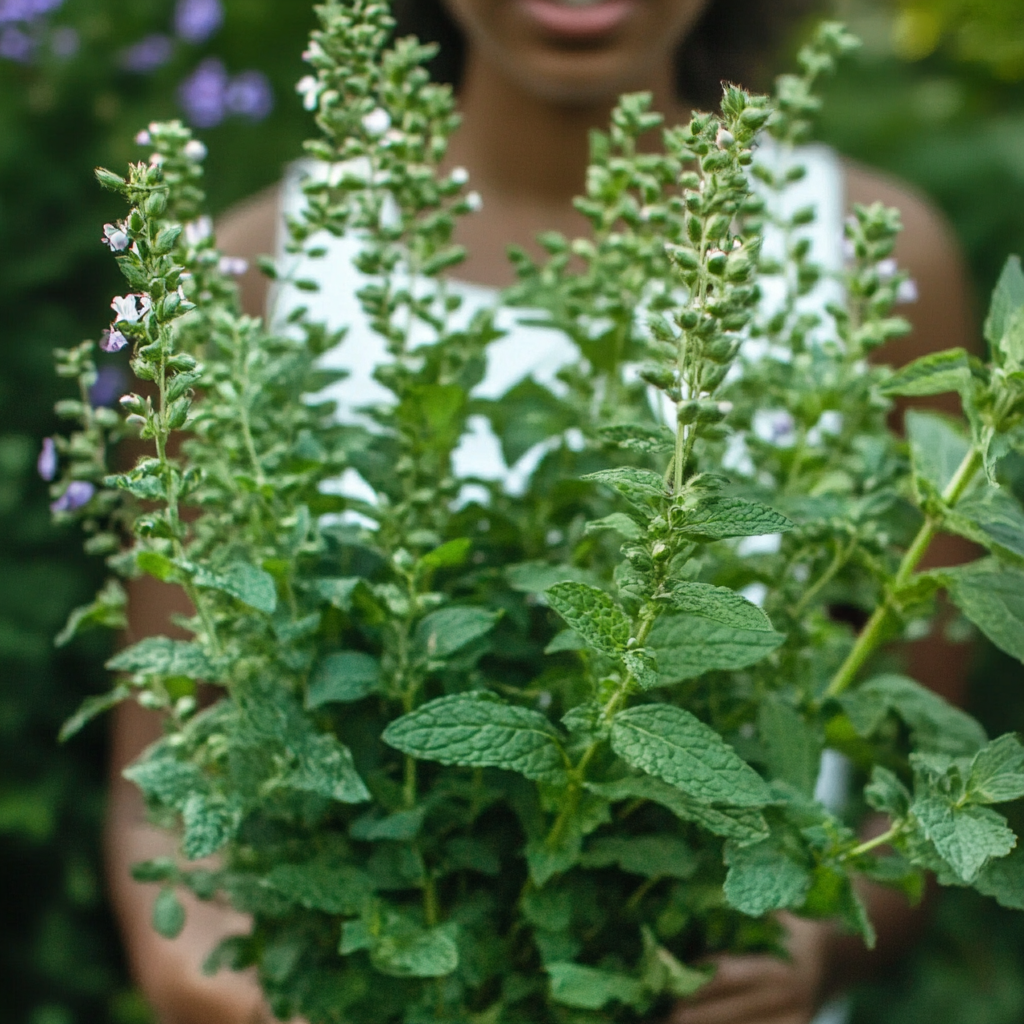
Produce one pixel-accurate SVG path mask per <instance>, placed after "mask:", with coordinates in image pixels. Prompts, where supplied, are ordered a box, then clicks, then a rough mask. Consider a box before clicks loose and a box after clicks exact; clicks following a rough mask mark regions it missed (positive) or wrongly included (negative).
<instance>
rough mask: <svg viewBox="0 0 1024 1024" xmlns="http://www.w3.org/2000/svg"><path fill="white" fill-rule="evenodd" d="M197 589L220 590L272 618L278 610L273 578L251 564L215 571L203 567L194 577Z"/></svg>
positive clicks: (230, 566) (236, 564) (236, 565)
mask: <svg viewBox="0 0 1024 1024" xmlns="http://www.w3.org/2000/svg"><path fill="white" fill-rule="evenodd" d="M193 582H194V583H195V585H196V586H197V587H205V588H207V589H209V590H219V591H221V592H222V593H225V594H230V595H231V596H232V597H235V598H237V599H238V600H239V601H241V602H242V604H247V605H249V607H250V608H255V609H256V611H258V612H264V613H265V614H267V615H272V614H273V613H274V609H276V608H277V586H276V584H275V583H274V577H273V576H271V575H270V573H269V572H267V571H266V570H264V569H260V568H258V567H257V566H255V565H250V564H249V563H248V562H236V563H235V564H234V565H229V566H225V567H224V568H223V569H218V570H217V571H216V572H211V571H210V570H209V569H205V568H202V567H200V568H199V569H198V570H196V573H195V576H193Z"/></svg>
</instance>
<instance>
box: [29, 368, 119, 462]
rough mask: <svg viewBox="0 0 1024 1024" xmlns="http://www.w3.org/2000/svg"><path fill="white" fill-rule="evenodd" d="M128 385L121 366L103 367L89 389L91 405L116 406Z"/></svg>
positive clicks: (95, 407) (97, 406)
mask: <svg viewBox="0 0 1024 1024" xmlns="http://www.w3.org/2000/svg"><path fill="white" fill-rule="evenodd" d="M127 383H128V378H127V375H126V374H125V372H124V370H122V369H121V367H120V366H101V367H100V369H99V370H98V372H97V373H96V383H95V384H93V386H92V387H91V388H89V402H90V404H91V405H92V407H93V408H94V409H99V408H100V407H101V406H112V405H114V404H116V402H117V400H118V398H119V397H120V395H121V392H122V391H124V389H125V385H126V384H127ZM44 444H45V442H44ZM40 458H42V456H40Z"/></svg>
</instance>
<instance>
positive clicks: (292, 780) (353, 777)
mask: <svg viewBox="0 0 1024 1024" xmlns="http://www.w3.org/2000/svg"><path fill="white" fill-rule="evenodd" d="M297 753H298V764H297V765H296V766H295V768H294V769H293V770H292V771H291V772H289V773H288V774H287V775H286V776H285V778H284V779H283V784H284V785H286V786H289V787H290V788H292V789H301V790H304V791H305V792H309V793H317V794H318V795H320V796H323V797H327V798H328V799H330V800H337V801H338V802H339V803H343V804H359V803H362V802H363V801H365V800H369V799H370V792H369V790H368V789H367V788H366V786H365V784H364V783H363V780H362V779H361V778H360V777H359V773H358V772H357V771H356V766H355V764H354V763H353V761H352V752H351V751H350V750H349V749H348V747H346V746H345V745H344V744H342V743H340V742H339V741H338V739H337V738H336V737H334V736H330V735H313V736H308V737H307V738H306V740H305V742H304V743H303V744H302V746H301V747H300V748H299V750H298V752H297Z"/></svg>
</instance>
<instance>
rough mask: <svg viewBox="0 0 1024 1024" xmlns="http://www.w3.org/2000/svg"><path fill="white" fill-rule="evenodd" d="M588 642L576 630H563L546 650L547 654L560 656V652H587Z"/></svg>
mask: <svg viewBox="0 0 1024 1024" xmlns="http://www.w3.org/2000/svg"><path fill="white" fill-rule="evenodd" d="M586 649H587V642H586V641H585V640H584V639H583V637H581V636H580V635H579V633H577V632H576V630H575V629H563V630H561V631H560V632H558V633H556V634H555V635H554V636H553V637H552V638H551V643H549V644H548V645H547V647H545V648H544V653H545V654H558V653H559V652H560V651H585V650H586Z"/></svg>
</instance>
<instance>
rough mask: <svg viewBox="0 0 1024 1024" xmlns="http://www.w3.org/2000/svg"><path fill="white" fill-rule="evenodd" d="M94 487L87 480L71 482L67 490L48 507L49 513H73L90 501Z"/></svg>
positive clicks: (94, 490) (94, 491)
mask: <svg viewBox="0 0 1024 1024" xmlns="http://www.w3.org/2000/svg"><path fill="white" fill-rule="evenodd" d="M95 493H96V487H95V486H94V485H93V484H91V483H89V481H88V480H72V481H71V483H69V484H68V486H67V490H65V491H64V493H63V494H62V495H61V496H60V497H59V498H58V499H57V500H56V501H55V502H53V503H52V504H51V505H50V511H51V512H74V511H75V510H76V509H80V508H81V507H82V506H83V505H88V504H89V502H90V501H92V496H93V495H94V494H95Z"/></svg>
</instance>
